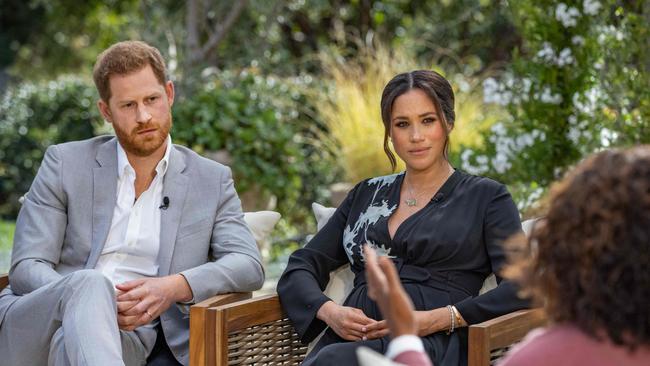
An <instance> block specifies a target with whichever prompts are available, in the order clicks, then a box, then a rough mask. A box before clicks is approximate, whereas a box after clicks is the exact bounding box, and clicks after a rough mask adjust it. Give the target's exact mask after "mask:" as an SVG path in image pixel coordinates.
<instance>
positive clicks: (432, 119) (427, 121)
mask: <svg viewBox="0 0 650 366" xmlns="http://www.w3.org/2000/svg"><path fill="white" fill-rule="evenodd" d="M422 122H424V123H434V122H436V119H435V118H425V119H424V120H423V121H422Z"/></svg>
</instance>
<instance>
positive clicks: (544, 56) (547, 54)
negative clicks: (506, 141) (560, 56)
mask: <svg viewBox="0 0 650 366" xmlns="http://www.w3.org/2000/svg"><path fill="white" fill-rule="evenodd" d="M536 56H537V57H538V58H540V59H541V60H544V61H547V62H552V61H553V60H554V59H555V51H553V47H552V46H551V44H550V43H548V42H544V43H542V49H541V50H539V51H538V52H537V55H536Z"/></svg>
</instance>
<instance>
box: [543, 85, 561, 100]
mask: <svg viewBox="0 0 650 366" xmlns="http://www.w3.org/2000/svg"><path fill="white" fill-rule="evenodd" d="M537 97H538V98H539V99H540V100H541V101H542V103H548V104H560V103H561V102H562V96H561V95H560V94H551V88H549V87H548V86H547V87H545V88H544V89H543V90H542V94H538V95H537Z"/></svg>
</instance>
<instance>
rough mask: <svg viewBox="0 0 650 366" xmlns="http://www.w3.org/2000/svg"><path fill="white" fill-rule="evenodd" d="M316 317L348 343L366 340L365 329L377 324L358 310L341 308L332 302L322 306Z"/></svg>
mask: <svg viewBox="0 0 650 366" xmlns="http://www.w3.org/2000/svg"><path fill="white" fill-rule="evenodd" d="M316 317H317V318H318V319H320V320H322V321H324V322H325V323H327V325H329V327H330V328H332V330H333V331H334V333H336V334H338V335H339V337H341V338H343V339H345V340H348V341H360V340H365V339H367V338H366V337H367V336H366V330H365V329H366V327H368V326H370V325H372V324H375V323H379V322H377V321H376V320H374V319H370V318H368V317H367V316H366V314H364V313H363V311H361V310H360V309H357V308H352V307H349V306H341V305H338V304H336V303H335V302H333V301H328V302H326V303H325V304H323V306H321V307H320V309H318V313H317V314H316Z"/></svg>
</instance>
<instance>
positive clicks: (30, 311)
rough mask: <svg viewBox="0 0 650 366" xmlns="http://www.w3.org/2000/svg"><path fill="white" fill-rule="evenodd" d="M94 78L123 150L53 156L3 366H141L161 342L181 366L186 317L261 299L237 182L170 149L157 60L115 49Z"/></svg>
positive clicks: (27, 220)
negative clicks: (201, 305) (235, 299)
mask: <svg viewBox="0 0 650 366" xmlns="http://www.w3.org/2000/svg"><path fill="white" fill-rule="evenodd" d="M93 76H94V80H95V84H96V86H97V89H98V91H99V95H100V100H99V101H98V107H99V109H100V111H101V113H102V115H103V116H104V118H105V119H106V121H108V122H109V123H111V124H112V125H113V128H114V130H115V134H116V137H110V136H104V137H97V138H93V139H90V140H86V141H77V142H70V143H65V144H60V145H54V146H50V147H49V148H48V149H47V152H46V153H45V157H44V159H43V162H42V164H41V167H40V169H39V171H38V174H37V176H36V178H35V179H34V182H33V183H32V186H31V188H30V190H29V192H28V193H27V194H26V196H25V201H24V203H23V207H22V209H21V211H20V214H19V215H18V220H17V222H16V233H15V239H14V248H13V253H12V259H11V269H10V272H9V282H10V286H9V287H8V288H6V289H5V290H3V291H2V292H1V293H0V355H1V356H0V364H2V365H45V364H48V365H111V366H113V365H141V364H144V363H145V362H146V359H147V357H148V355H149V353H150V352H151V350H152V349H153V348H154V344H155V343H156V340H157V337H158V342H162V341H161V339H164V342H166V344H167V345H168V346H169V349H170V350H171V351H172V353H173V355H174V357H175V358H176V360H178V362H180V363H181V364H183V365H187V364H188V362H189V360H188V348H189V347H188V338H189V316H188V312H187V310H188V309H187V305H188V304H191V303H195V302H199V301H202V300H204V299H206V298H208V297H210V296H212V295H214V294H218V293H225V292H233V291H252V290H255V289H258V288H260V287H261V285H262V283H263V281H264V272H263V269H262V266H261V261H260V256H259V252H258V250H257V246H256V245H255V241H254V239H253V236H252V234H251V232H250V230H249V229H248V227H247V226H246V224H245V222H244V216H243V213H242V209H241V203H240V200H239V198H238V196H237V193H236V191H235V188H234V185H233V180H232V178H231V173H230V170H229V169H228V168H227V167H225V166H222V165H220V164H218V163H216V162H214V161H211V160H208V159H205V158H202V157H200V156H199V155H197V154H196V153H194V152H192V151H191V150H189V149H187V148H184V147H181V146H176V145H172V143H171V137H170V135H169V130H170V128H171V122H172V121H171V106H172V103H173V101H174V86H173V84H172V82H171V81H169V80H168V79H167V76H166V69H165V63H164V61H163V59H162V56H161V55H160V53H159V52H158V50H157V49H155V48H153V47H151V46H149V45H147V44H145V43H143V42H136V41H128V42H120V43H118V44H115V45H113V46H111V47H110V48H109V49H107V50H105V51H104V52H103V53H102V54H101V55H99V57H98V58H97V62H96V64H95V68H94V72H93ZM160 332H162V334H159V333H160ZM161 336H164V338H161Z"/></svg>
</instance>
